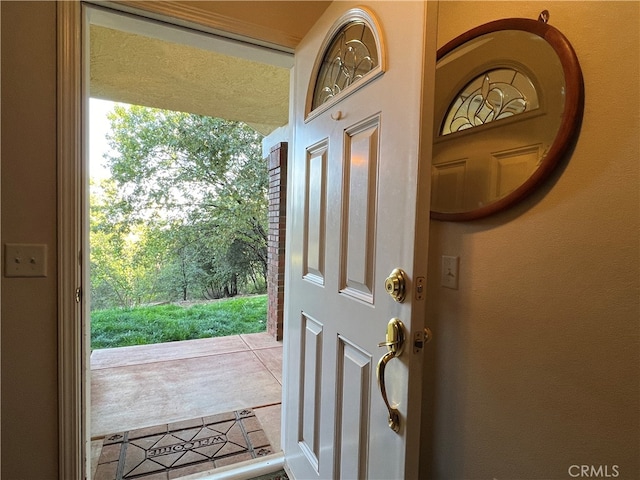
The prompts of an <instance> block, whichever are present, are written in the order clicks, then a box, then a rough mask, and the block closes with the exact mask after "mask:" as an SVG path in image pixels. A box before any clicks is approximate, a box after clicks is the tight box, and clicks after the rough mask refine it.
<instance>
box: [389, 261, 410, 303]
mask: <svg viewBox="0 0 640 480" xmlns="http://www.w3.org/2000/svg"><path fill="white" fill-rule="evenodd" d="M384 289H385V290H386V291H387V293H388V294H389V295H391V297H392V298H393V299H394V300H395V301H396V302H399V303H402V302H404V299H405V297H406V294H407V274H406V273H404V272H403V271H402V270H401V269H399V268H396V269H394V270H393V272H391V274H389V276H388V277H387V279H386V280H385V282H384Z"/></svg>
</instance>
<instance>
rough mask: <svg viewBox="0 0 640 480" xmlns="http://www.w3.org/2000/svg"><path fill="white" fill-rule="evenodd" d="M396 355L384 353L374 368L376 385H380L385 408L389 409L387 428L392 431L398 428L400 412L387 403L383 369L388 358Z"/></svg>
mask: <svg viewBox="0 0 640 480" xmlns="http://www.w3.org/2000/svg"><path fill="white" fill-rule="evenodd" d="M395 356H396V354H395V353H393V352H387V353H385V354H384V355H383V356H382V358H381V359H380V361H379V362H378V368H376V373H377V375H378V386H379V387H380V393H381V394H382V400H383V401H384V404H385V405H386V406H387V410H388V411H389V428H390V429H391V430H393V431H394V432H397V431H398V430H400V413H399V412H398V409H397V408H393V407H392V406H391V405H390V404H389V399H388V398H387V389H386V388H385V386H384V369H385V367H386V366H387V363H389V360H391V359H392V358H394V357H395Z"/></svg>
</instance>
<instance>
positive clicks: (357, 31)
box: [311, 20, 378, 110]
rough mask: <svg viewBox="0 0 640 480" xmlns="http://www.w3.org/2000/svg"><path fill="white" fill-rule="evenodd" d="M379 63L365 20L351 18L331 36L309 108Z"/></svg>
mask: <svg viewBox="0 0 640 480" xmlns="http://www.w3.org/2000/svg"><path fill="white" fill-rule="evenodd" d="M377 65H378V52H377V50H376V43H375V38H374V36H373V32H372V31H371V29H370V28H369V27H368V25H367V24H366V23H364V22H363V21H361V20H354V21H351V22H349V23H347V24H345V25H344V26H343V27H342V28H341V29H340V30H339V31H338V33H337V34H336V35H335V36H334V37H333V39H332V40H331V43H330V44H329V46H328V48H327V50H326V51H325V54H324V56H323V58H322V63H321V65H320V68H319V71H318V76H317V78H316V84H315V88H314V90H313V102H312V104H311V109H312V110H313V109H315V108H316V107H318V106H320V105H322V104H323V103H325V102H326V101H328V100H329V99H331V98H333V97H335V96H336V95H337V94H339V93H340V92H342V91H343V90H344V89H345V88H347V87H349V86H350V85H353V84H354V83H356V82H357V81H358V80H360V79H361V78H362V77H363V76H365V75H366V74H367V73H368V72H370V71H371V70H373V69H374V68H375V67H376V66H377Z"/></svg>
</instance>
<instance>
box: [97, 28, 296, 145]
mask: <svg viewBox="0 0 640 480" xmlns="http://www.w3.org/2000/svg"><path fill="white" fill-rule="evenodd" d="M90 31H91V34H90V35H91V40H90V41H91V48H90V52H91V53H90V75H91V83H90V85H91V87H90V90H91V92H90V95H91V96H92V97H95V98H101V99H107V100H114V101H119V102H124V103H130V104H136V105H144V106H148V107H155V108H162V109H167V110H178V111H186V112H190V113H196V114H200V115H208V116H214V117H220V118H225V119H228V120H241V121H243V122H246V123H248V124H250V125H252V126H253V127H254V128H255V129H256V130H258V131H259V132H261V133H263V134H268V133H270V132H271V131H273V130H274V129H276V128H278V127H280V126H282V125H285V124H287V122H288V114H289V105H288V102H289V73H290V71H289V69H288V68H283V67H276V66H273V65H268V64H265V63H260V62H257V61H252V60H247V59H243V58H238V57H235V56H228V55H223V54H220V53H217V52H213V51H210V50H204V49H201V48H197V47H194V46H190V45H184V44H178V43H172V42H167V41H163V40H160V39H157V38H151V37H147V36H143V35H137V34H133V33H128V32H124V31H121V30H115V29H111V28H106V27H102V26H97V25H91V30H90Z"/></svg>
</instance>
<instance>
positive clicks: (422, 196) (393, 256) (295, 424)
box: [283, 2, 435, 479]
mask: <svg viewBox="0 0 640 480" xmlns="http://www.w3.org/2000/svg"><path fill="white" fill-rule="evenodd" d="M354 5H355V4H352V3H348V2H335V3H333V4H332V5H330V6H329V8H328V9H327V11H326V12H325V15H324V16H323V17H322V18H321V19H320V20H319V21H318V23H317V24H316V25H315V26H314V27H313V28H312V30H311V31H310V32H309V35H308V36H307V37H306V38H305V39H304V40H303V41H302V42H301V44H300V47H299V49H298V50H297V51H296V67H295V74H294V110H295V115H294V116H295V127H294V141H293V149H292V157H291V159H290V173H289V178H290V190H289V192H288V193H289V195H288V199H289V204H288V207H287V208H288V212H289V213H288V225H287V232H288V245H287V251H288V260H287V290H286V295H285V311H286V319H285V329H286V330H285V352H284V363H285V370H284V379H283V380H284V384H283V393H284V394H283V427H284V428H283V447H284V451H285V457H286V462H287V465H288V468H289V470H290V473H292V475H293V476H294V477H295V478H299V479H314V478H318V479H319V478H343V479H351V478H358V479H360V478H381V479H395V478H417V465H418V445H417V443H416V440H417V439H418V438H419V429H420V413H421V412H420V411H421V408H420V392H421V386H420V381H421V378H422V374H421V369H422V360H423V355H422V349H421V348H412V346H410V345H406V346H405V349H404V353H403V354H402V355H401V356H399V357H398V358H394V359H392V360H391V361H390V362H389V365H388V367H387V368H386V373H385V378H386V380H387V384H386V390H387V393H388V396H389V401H390V403H391V405H392V406H393V407H395V408H397V409H398V411H399V412H400V428H399V431H398V432H394V431H393V430H391V429H390V428H389V425H388V411H387V407H386V406H385V403H384V401H383V400H382V397H381V394H380V390H379V388H378V384H377V378H376V366H377V363H378V361H379V359H380V358H381V357H382V356H383V355H384V354H385V353H386V352H387V348H386V347H384V346H383V347H382V348H380V347H379V346H378V344H379V343H380V342H385V333H386V330H387V323H388V322H389V320H390V319H391V318H399V319H401V320H402V322H403V323H404V325H405V330H406V331H405V335H406V337H407V338H414V335H416V334H419V333H420V332H422V331H423V328H424V314H425V306H424V303H425V302H424V299H420V300H418V299H416V297H415V296H414V292H413V288H412V285H413V282H414V278H417V277H424V276H425V275H426V258H427V255H426V253H427V240H428V228H427V225H428V212H429V202H428V198H429V193H430V192H429V186H430V177H429V174H430V170H431V168H430V165H429V163H428V162H425V164H424V167H425V168H422V169H420V168H419V167H420V166H421V162H420V158H421V156H422V155H425V156H426V158H429V155H430V151H428V152H425V151H424V150H421V147H422V146H423V145H429V146H430V144H431V135H432V133H431V132H432V128H431V127H430V126H429V127H427V128H422V116H423V111H426V110H424V106H423V103H424V102H425V99H424V98H423V76H424V72H423V65H424V61H425V60H424V59H425V54H426V52H427V50H425V44H424V39H425V38H426V35H425V33H426V27H425V25H426V20H427V15H426V9H427V6H426V3H423V2H371V6H370V8H369V11H370V12H371V14H372V15H373V17H375V18H376V19H377V21H378V22H379V24H378V27H379V28H380V30H381V32H382V37H383V39H384V42H383V43H384V46H385V50H386V53H384V54H385V55H386V61H387V64H388V68H387V69H386V71H385V72H384V73H382V74H380V75H379V76H378V77H376V78H375V80H373V81H371V82H369V83H367V84H365V85H364V86H363V87H362V88H359V89H357V90H353V91H351V92H349V93H350V94H349V95H347V96H345V97H344V98H340V99H338V98H336V99H334V103H333V104H332V105H331V106H330V107H329V108H326V109H325V110H324V111H321V112H320V113H316V114H314V115H313V116H312V117H311V118H310V119H305V115H306V113H307V112H306V111H305V108H306V100H307V93H308V88H309V85H310V84H311V85H313V84H314V79H312V78H311V77H312V75H313V68H314V65H315V64H316V57H317V56H318V55H320V54H321V53H322V52H319V49H320V48H321V45H322V44H323V40H324V38H325V36H326V34H327V32H329V31H331V29H332V28H333V25H334V22H335V21H336V20H337V19H338V18H340V17H341V15H343V14H344V13H345V12H346V11H348V10H349V9H350V8H352V7H353V6H354ZM358 5H362V4H361V3H359V4H358ZM433 38H435V36H433ZM429 49H430V50H428V51H429V52H431V53H430V54H431V58H433V59H434V58H435V41H434V42H433V43H432V44H429ZM434 64H435V62H434ZM432 75H433V72H432V73H431V77H430V78H431V80H433V76H432ZM432 84H433V82H431V83H430V85H432ZM429 112H431V110H429ZM424 136H428V138H424ZM417 219H418V220H420V224H419V225H417V224H416V220H417ZM425 223H426V224H427V225H425ZM396 267H399V268H402V269H403V270H404V271H405V272H406V273H407V278H408V283H409V285H408V292H409V293H408V295H407V299H406V300H405V301H404V303H399V302H396V301H395V300H394V299H393V298H391V297H390V296H389V295H387V294H386V292H385V279H386V277H387V275H388V274H389V273H390V272H391V271H392V270H393V269H394V268H396ZM409 392H411V394H409Z"/></svg>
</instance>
